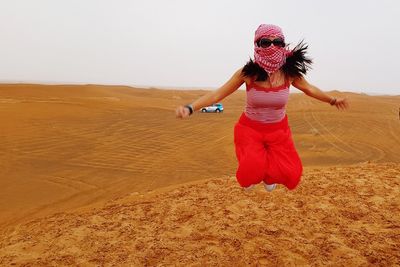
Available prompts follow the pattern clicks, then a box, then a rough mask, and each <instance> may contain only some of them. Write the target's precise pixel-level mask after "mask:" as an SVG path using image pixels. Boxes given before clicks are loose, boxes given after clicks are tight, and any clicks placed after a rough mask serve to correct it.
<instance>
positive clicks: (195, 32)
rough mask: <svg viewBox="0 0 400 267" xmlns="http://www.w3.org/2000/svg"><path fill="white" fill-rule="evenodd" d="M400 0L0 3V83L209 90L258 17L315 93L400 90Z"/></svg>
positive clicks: (242, 58)
mask: <svg viewBox="0 0 400 267" xmlns="http://www.w3.org/2000/svg"><path fill="white" fill-rule="evenodd" d="M399 11H400V1H397V0H379V1H378V0H375V1H372V0H359V1H351V0H347V1H346V0H335V1H317V0H315V1H314V0H313V1H312V0H302V1H296V0H293V1H289V0H279V1H266V0H264V1H262V0H261V1H255V0H254V1H251V0H246V1H234V0H230V1H229V0H201V1H199V0H197V1H194V0H193V1H192V0H168V1H167V0H158V1H152V0H141V1H136V0H108V1H105V0H34V1H32V0H0V34H1V39H0V82H37V83H39V82H41V83H95V84H118V85H131V86H135V85H136V86H155V87H157V86H163V87H182V88H185V87H195V88H200V89H201V88H204V89H207V88H217V87H219V86H220V85H222V84H223V83H225V81H226V80H227V79H229V78H230V77H231V75H232V74H233V73H234V72H235V71H236V70H237V69H239V68H240V67H242V66H243V65H244V64H245V63H246V62H247V61H248V59H249V58H250V57H253V36H254V31H255V29H256V28H257V26H258V25H259V24H261V23H266V24H276V25H279V26H280V27H281V28H282V29H283V31H284V34H285V36H286V40H287V42H289V43H291V44H292V46H291V47H293V46H294V45H295V44H296V43H298V42H299V41H300V40H301V39H304V40H305V42H306V43H308V44H309V56H310V57H311V58H313V59H314V64H313V69H312V70H311V71H310V72H309V74H308V75H307V76H306V79H308V80H309V81H310V82H311V83H313V84H315V85H316V86H318V87H319V88H320V89H322V90H324V91H329V90H342V91H353V92H364V93H379V94H397V95H400V82H399V76H400V75H399V73H400V68H399V64H400V34H399V33H400V18H399V15H398V14H399Z"/></svg>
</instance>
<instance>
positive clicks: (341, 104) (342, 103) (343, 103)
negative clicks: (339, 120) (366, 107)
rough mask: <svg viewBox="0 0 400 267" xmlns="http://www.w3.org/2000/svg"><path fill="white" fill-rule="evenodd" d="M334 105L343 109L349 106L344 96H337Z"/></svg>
mask: <svg viewBox="0 0 400 267" xmlns="http://www.w3.org/2000/svg"><path fill="white" fill-rule="evenodd" d="M334 105H335V106H336V108H337V109H339V110H345V109H348V108H349V102H348V101H347V99H346V98H338V99H337V100H336V103H335V104H334Z"/></svg>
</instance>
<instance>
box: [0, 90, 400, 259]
mask: <svg viewBox="0 0 400 267" xmlns="http://www.w3.org/2000/svg"><path fill="white" fill-rule="evenodd" d="M205 93H206V91H202V90H190V91H181V90H158V89H139V88H130V87H124V86H98V85H87V86H67V85H65V86H43V85H27V84H19V85H0V122H1V128H0V129H1V130H0V138H1V142H0V146H1V148H0V167H1V168H0V232H1V233H2V235H1V238H0V265H10V264H17V265H23V264H28V265H60V264H63V265H71V264H72V265H87V264H89V265H90V264H92V265H103V264H106V265H108V264H116V265H134V266H154V265H162V266H165V265H194V266H204V265H222V266H235V265H236V266H243V265H254V266H257V265H277V266H282V265H285V266H286V265H289V266H291V265H294V264H296V265H318V266H321V265H327V264H333V265H339V266H340V265H343V266H349V265H356V266H357V265H359V266H366V265H381V266H390V265H396V264H400V249H399V243H400V225H399V221H400V217H399V214H400V213H399V212H400V201H399V195H400V194H399V183H400V167H399V163H400V120H399V114H398V109H399V107H400V96H368V95H364V94H355V93H339V92H331V94H333V95H336V96H339V95H341V96H346V97H348V98H349V100H350V103H351V109H350V110H349V111H346V112H339V111H337V110H336V109H335V108H332V107H330V106H329V105H327V104H324V103H320V102H318V101H316V100H314V99H311V98H309V97H307V96H305V95H303V94H292V95H291V96H290V100H289V105H288V117H289V122H290V125H291V128H292V132H293V135H294V139H295V143H296V147H297V148H298V151H299V154H300V156H301V158H302V160H303V164H304V166H305V172H304V175H303V180H302V182H301V184H300V186H299V187H298V189H296V190H295V191H288V190H286V189H284V188H282V187H279V188H278V190H276V191H274V192H272V193H266V192H264V191H263V190H262V189H261V188H257V189H256V190H255V191H254V192H249V193H245V192H243V191H242V190H241V189H240V188H239V187H238V185H237V183H236V182H235V178H234V174H235V170H236V166H237V163H236V158H235V154H234V147H233V126H234V124H235V122H236V121H237V119H238V117H239V116H240V114H241V112H242V110H243V107H244V100H245V93H244V92H243V91H238V92H235V93H234V94H233V95H231V96H229V97H228V98H227V99H226V100H224V101H223V102H222V103H223V104H224V106H225V111H224V113H222V114H202V113H196V114H194V115H193V116H192V117H191V118H190V119H188V120H177V119H176V118H175V115H174V109H175V107H176V106H177V105H180V104H184V103H188V102H190V101H191V100H193V99H195V98H197V97H199V96H201V95H203V94H205Z"/></svg>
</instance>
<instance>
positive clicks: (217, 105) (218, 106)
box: [200, 103, 224, 113]
mask: <svg viewBox="0 0 400 267" xmlns="http://www.w3.org/2000/svg"><path fill="white" fill-rule="evenodd" d="M200 111H201V112H217V113H219V112H222V111H224V106H223V105H222V104H221V103H215V104H212V105H211V106H207V107H203V108H201V109H200Z"/></svg>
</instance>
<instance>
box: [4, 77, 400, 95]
mask: <svg viewBox="0 0 400 267" xmlns="http://www.w3.org/2000/svg"><path fill="white" fill-rule="evenodd" d="M24 84H26V85H45V86H47V85H48V86H52V85H54V86H58V85H61V86H62V85H66V86H68V85H73V86H75V85H76V86H80V85H81V86H87V85H93V86H110V87H112V86H116V87H117V86H121V87H131V88H133V89H160V90H182V91H185V90H187V91H195V90H199V91H202V90H204V91H213V90H216V89H218V87H207V86H188V87H182V86H163V85H138V84H111V83H110V84H102V83H91V82H88V83H86V82H72V83H71V82H53V81H1V80H0V85H24ZM244 89H245V86H244V85H242V86H241V87H240V88H239V89H238V90H244ZM324 91H325V92H339V93H354V94H365V95H369V96H395V97H398V96H400V93H398V94H395V93H393V94H391V93H384V92H372V91H368V92H363V91H352V90H335V89H333V90H324ZM290 93H291V94H297V93H300V94H301V93H303V92H301V91H300V90H298V89H297V88H295V87H293V85H292V86H291V91H290ZM228 97H229V96H228Z"/></svg>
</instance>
